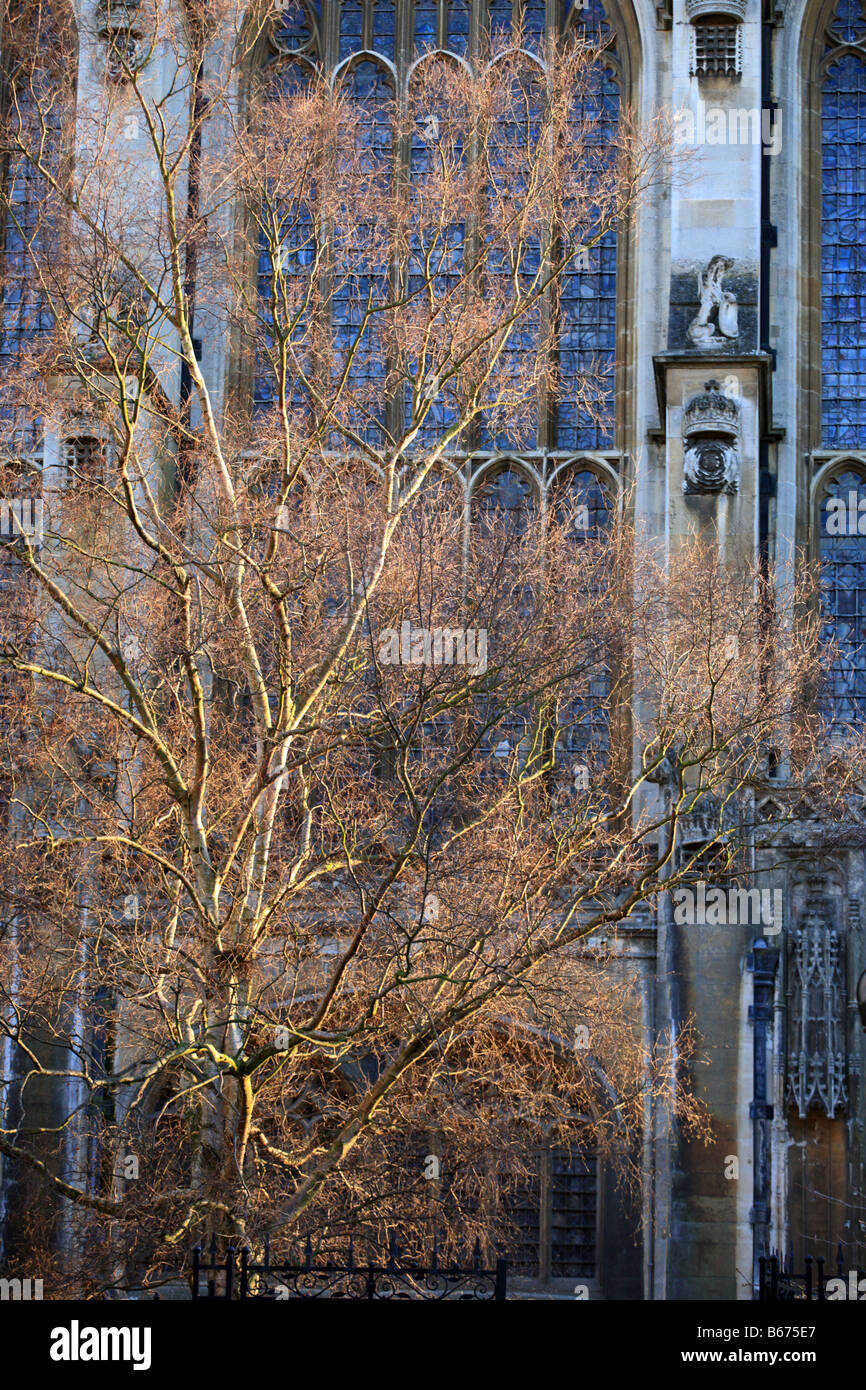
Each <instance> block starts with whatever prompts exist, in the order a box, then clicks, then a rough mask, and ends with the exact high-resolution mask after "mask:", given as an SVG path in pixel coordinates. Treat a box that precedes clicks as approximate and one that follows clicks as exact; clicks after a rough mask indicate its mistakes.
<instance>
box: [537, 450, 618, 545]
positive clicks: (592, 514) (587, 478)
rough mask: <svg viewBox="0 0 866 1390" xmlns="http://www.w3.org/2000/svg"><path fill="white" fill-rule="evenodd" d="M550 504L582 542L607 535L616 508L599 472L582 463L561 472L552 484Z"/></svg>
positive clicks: (557, 515)
mask: <svg viewBox="0 0 866 1390" xmlns="http://www.w3.org/2000/svg"><path fill="white" fill-rule="evenodd" d="M549 500H550V507H551V510H552V512H553V514H554V515H555V516H556V517H558V518H559V519H560V520H561V521H563V522H564V523H565V524H566V525H567V526H568V528H569V531H570V532H573V534H574V536H575V538H576V539H578V540H579V539H584V538H586V539H588V538H590V537H592V536H599V535H601V534H602V533H603V532H604V531H606V530H607V528H608V526H609V525H610V522H611V519H612V517H613V513H614V507H615V503H614V499H613V497H612V495H611V492H610V490H609V488H608V487H607V486H606V484H605V482H604V481H603V480H602V478H601V477H600V476H599V474H598V473H597V472H596V470H595V469H593V468H587V467H585V466H581V464H580V463H577V464H571V465H569V466H567V467H566V468H563V469H560V470H559V472H558V473H557V474H556V476H555V477H554V479H553V481H552V483H551V486H550V493H549Z"/></svg>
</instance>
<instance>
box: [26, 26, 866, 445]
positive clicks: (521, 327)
mask: <svg viewBox="0 0 866 1390" xmlns="http://www.w3.org/2000/svg"><path fill="white" fill-rule="evenodd" d="M477 3H479V4H480V3H481V0H477ZM338 4H339V9H338V13H337V20H338V23H337V34H336V35H335V40H336V42H335V43H334V40H329V41H328V43H329V44H332V43H334V46H335V47H336V52H333V51H332V52H331V54H330V56H328V55H327V54H325V53H324V52H321V53H320V52H319V43H320V42H325V32H326V29H327V25H324V24H323V21H324V14H323V11H322V6H321V0H287V4H286V6H285V8H284V9H283V10H282V11H281V12H280V13H279V15H278V16H277V18H276V20H275V26H274V30H273V33H272V47H273V49H275V50H276V57H275V63H276V64H279V62H280V61H282V60H281V59H280V56H279V55H280V54H288V53H291V52H293V51H294V52H297V51H299V50H303V51H304V52H305V53H308V54H309V55H310V58H311V61H313V60H325V61H326V62H330V63H333V62H334V61H340V62H344V61H346V60H347V59H349V58H351V57H352V56H353V55H355V54H357V53H358V52H359V51H360V50H361V49H362V47H363V45H364V42H365V37H366V40H367V42H368V43H370V44H372V46H373V48H374V49H375V50H376V51H378V52H380V53H381V54H383V55H384V56H386V57H387V58H388V59H389V60H391V61H395V60H396V59H397V58H398V56H399V55H398V54H397V53H396V49H395V37H396V32H397V28H398V26H397V14H398V11H397V6H396V4H395V3H393V0H392V3H384V0H367V2H366V3H365V0H338ZM546 11H547V7H546V4H545V0H515V3H511V0H485V5H484V6H483V7H482V8H481V10H480V12H479V15H478V21H477V22H478V33H479V35H480V34H482V31H483V27H484V21H485V19H486V21H487V23H488V25H489V26H490V30H491V31H492V33H493V35H494V37H498V39H499V40H500V42H501V40H502V39H503V38H504V37H505V36H506V35H507V34H508V33H509V32H510V31H511V28H512V25H513V24H514V23H516V22H520V23H521V24H522V26H523V31H524V42H525V43H526V44H527V46H528V47H529V48H532V49H535V50H536V51H539V52H540V50H541V45H542V42H543V38H544V33H545V24H546ZM473 13H474V12H473V10H472V4H471V3H470V0H414V3H413V6H412V10H411V11H410V12H409V15H408V18H409V19H410V26H411V32H412V33H413V36H414V45H413V50H414V51H413V52H411V53H410V54H407V57H408V58H410V59H412V58H414V56H417V54H418V52H423V51H429V50H431V49H434V48H436V47H437V46H438V45H439V43H440V41H441V42H442V44H443V45H444V46H445V47H447V48H448V49H450V50H451V51H452V52H455V53H458V54H460V55H464V56H468V53H469V45H470V34H471V32H472V22H471V21H472V15H473ZM559 27H560V29H561V30H564V29H569V30H573V31H576V32H585V33H587V34H588V35H589V36H590V37H591V38H592V39H599V38H600V39H601V40H602V41H603V42H604V43H605V44H607V46H608V48H610V49H611V52H612V47H611V45H612V43H613V35H612V32H611V30H610V28H609V26H608V24H607V20H606V17H605V13H604V9H603V4H602V0H588V3H587V4H586V5H580V4H577V5H575V4H573V3H570V0H569V3H565V0H564V3H563V5H562V8H561V10H560V24H559ZM311 70H312V69H311ZM373 73H376V74H377V76H376V77H375V80H374V78H373V77H372V74H373ZM406 75H407V74H406V71H405V66H404V70H403V71H401V72H399V73H398V81H399V80H403V79H404V78H405V76H406ZM347 80H348V79H347ZM351 82H352V84H353V85H354V87H355V90H356V92H358V93H360V91H361V88H360V87H359V85H358V84H359V83H361V84H362V85H363V84H364V83H366V84H367V90H366V95H365V97H364V99H365V101H367V103H368V105H369V107H370V118H369V120H367V121H365V124H364V128H365V132H366V135H365V138H366V139H367V140H368V141H369V142H370V146H371V150H372V149H373V148H374V147H375V151H376V157H377V158H378V157H379V156H380V155H382V156H384V155H385V154H386V152H387V157H388V158H393V155H394V150H393V141H392V137H391V133H390V128H388V129H387V130H386V124H385V122H384V121H383V120H380V119H379V118H378V117H375V116H373V114H372V113H373V108H374V107H377V106H378V107H379V109H380V110H381V111H382V112H384V111H385V109H386V107H387V110H388V120H390V118H391V115H392V113H393V97H394V93H393V92H392V91H391V90H390V88H388V91H387V101H385V100H383V101H381V102H380V101H379V98H378V96H377V94H376V91H374V87H375V84H376V83H378V84H379V86H380V87H381V88H382V90H383V91H384V89H385V87H387V85H388V83H389V82H390V78H385V77H384V76H383V74H382V72H380V70H379V69H378V68H376V67H375V65H373V64H370V63H364V64H362V65H360V66H359V67H356V69H355V73H354V75H353V77H352V78H351ZM527 90H528V91H529V92H530V95H531V100H532V101H533V102H535V103H537V106H538V110H539V114H540V111H541V103H542V102H543V100H544V83H543V79H542V80H537V79H536V80H535V81H532V80H531V79H530V78H528V77H527ZM578 114H579V116H582V117H585V118H588V119H589V120H598V121H599V122H600V124H599V129H598V131H597V134H596V139H597V142H598V143H599V145H600V146H603V145H604V144H605V143H606V142H607V141H608V140H609V139H610V137H611V136H612V135H613V133H614V132H615V129H616V123H617V120H618V116H619V92H618V88H617V82H616V78H615V76H614V72H613V70H612V68H611V67H609V66H607V65H604V64H599V67H598V71H597V76H596V81H595V84H594V87H593V89H592V90H591V91H590V92H589V93H588V95H587V98H586V102H585V104H584V108H583V110H582V112H581V113H578ZM500 138H507V132H500ZM419 145H420V141H419V139H417V138H415V139H413V142H412V146H411V153H410V162H411V163H410V170H409V172H410V175H412V176H414V177H419V176H422V177H423V173H422V172H421V168H422V159H423V152H422V151H421V150H420V148H419ZM588 231H589V232H591V228H590V229H588ZM462 235H463V232H462V229H461V228H460V227H457V226H455V227H453V228H450V229H448V231H447V234H446V235H445V236H444V238H443V255H442V258H441V260H440V263H439V267H438V273H439V276H440V283H441V285H442V286H444V287H445V288H446V292H447V286H448V284H449V283H454V284H457V282H458V280H459V276H460V274H461V273H462V272H461V266H462V262H463V256H462V251H461V246H460V241H461V238H462ZM337 237H338V239H339V234H337ZM300 240H301V241H302V242H303V240H304V235H301V237H300ZM864 240H866V238H864ZM10 245H11V243H10ZM419 249H420V248H419V247H415V248H410V256H411V255H412V254H413V250H414V254H415V259H416V264H417V253H418V250H419ZM298 251H299V248H298V247H294V248H293V247H292V246H291V244H290V241H288V240H287V242H286V245H285V247H284V248H283V252H282V253H281V254H284V255H286V256H287V257H288V260H287V262H286V267H287V269H288V267H289V264H290V263H291V264H292V265H293V266H294V267H295V268H296V269H297V272H298V274H299V275H300V276H302V275H303V273H304V266H303V263H302V261H301V259H300V257H299V255H298V254H295V253H296V252H298ZM356 252H357V248H356ZM13 253H14V248H13ZM521 255H522V260H521V264H520V266H519V267H518V273H519V276H520V278H521V280H522V288H523V290H524V291H525V290H526V288H527V286H528V285H529V284H530V283H531V282H532V279H533V277H534V276H535V274H536V272H537V270H538V267H539V262H540V247H539V245H537V244H535V245H533V244H530V245H528V246H525V247H524V248H523V249H522V252H521ZM293 256H294V259H292V257H293ZM616 258H617V252H616V233H615V230H613V229H610V230H608V231H607V232H606V233H605V235H604V237H603V238H602V240H601V242H600V244H599V245H598V246H595V247H592V248H588V249H587V251H586V253H585V254H584V255H581V256H580V257H579V259H578V261H577V262H575V264H574V265H572V267H571V268H570V269H569V270H568V271H567V272H566V274H565V276H564V278H563V281H562V284H561V286H560V289H559V290H558V291H557V294H556V298H557V305H556V306H555V313H556V314H558V316H559V317H558V318H556V317H555V316H553V317H551V318H550V319H549V320H548V319H546V318H545V315H546V314H547V312H548V311H547V307H546V305H545V306H543V305H542V304H541V303H539V305H538V306H537V307H536V308H532V309H530V310H529V311H528V312H527V313H525V314H524V315H522V316H521V321H520V322H519V323H518V324H516V326H515V328H514V330H513V333H512V336H511V340H510V342H509V343H508V345H507V347H506V349H505V351H504V353H503V354H502V357H501V359H500V362H499V365H498V366H497V368H496V370H497V372H498V380H497V381H496V382H493V383H491V389H490V392H489V395H488V397H487V400H486V401H484V402H483V405H484V407H485V413H484V414H483V416H482V419H481V420H480V422H479V423H478V424H477V425H476V426H474V427H473V429H472V432H471V433H470V434H469V435H468V436H467V437H461V438H460V440H456V439H455V440H453V441H450V442H449V448H452V449H453V448H457V447H460V448H464V449H465V448H469V449H472V448H479V447H480V448H482V449H490V450H496V451H502V452H505V451H506V450H509V451H510V450H513V449H515V448H537V447H539V446H540V445H541V444H545V445H550V444H552V445H553V446H554V447H556V448H559V449H568V450H572V449H574V450H578V449H585V448H595V449H608V448H612V447H613V399H614V397H613V366H614V354H615V329H616ZM259 269H260V284H261V286H262V288H263V289H264V288H265V286H266V284H267V281H268V276H269V261H268V260H267V258H263V259H262V260H261V262H260V267H259ZM355 269H356V271H357V272H358V275H357V276H356V278H355V280H354V282H353V287H352V288H350V287H349V286H347V285H344V286H342V287H341V286H338V288H337V293H336V295H335V297H334V319H333V323H334V338H335V345H336V349H337V358H338V360H339V359H340V358H341V357H342V359H343V360H345V358H346V354H347V353H351V352H353V351H354V350H355V349H354V348H353V346H352V345H353V343H354V340H355V338H356V337H357V333H358V329H359V327H360V323H359V321H358V316H359V314H360V313H361V307H360V306H361V301H362V293H363V290H364V289H365V288H366V289H367V290H370V288H371V287H374V286H381V287H386V279H385V278H384V276H383V268H382V267H378V268H376V267H371V268H370V274H369V275H361V274H360V266H359V263H358V257H357V254H356V267H355ZM514 269H515V267H514V266H513V265H512V264H511V259H510V248H509V247H507V246H503V247H502V248H501V251H499V250H497V254H494V255H492V256H491V257H490V258H489V261H488V263H487V264H486V265H485V270H484V273H485V275H486V276H487V277H488V279H489V282H490V285H491V291H492V293H493V295H494V298H497V302H498V300H502V302H503V304H505V305H506V307H507V301H508V299H509V289H508V286H509V281H510V277H511V275H512V273H513V271H514ZM406 270H407V271H408V273H409V274H410V276H411V275H412V273H413V272H412V266H411V264H410V265H408V266H407V267H406ZM416 275H417V272H416ZM362 281H363V284H362ZM552 293H553V292H552V291H548V292H547V295H548V296H551V295H552ZM510 298H511V300H512V301H513V298H514V295H513V291H511V292H510ZM548 321H549V322H550V323H551V326H552V328H553V327H554V326H555V329H556V332H557V333H558V341H555V340H553V339H551V340H550V342H549V344H545V346H544V354H545V360H544V362H541V361H540V359H539V352H540V343H541V325H542V322H548ZM373 336H374V335H373V332H372V329H371V330H370V331H367V330H365V332H364V334H363V335H362V337H363V338H364V342H363V343H361V344H358V347H359V349H361V350H359V351H358V352H357V359H358V360H357V362H356V363H354V364H353V368H352V372H353V384H359V383H360V382H361V381H362V380H363V381H365V382H366V386H365V389H364V392H362V394H365V395H366V397H367V398H368V400H370V399H372V395H373V394H374V393H373V390H372V384H373V382H374V381H379V382H380V383H384V380H385V377H386V373H387V371H388V370H389V369H391V370H395V369H396V366H397V364H396V363H395V362H386V361H383V360H382V359H381V356H380V358H379V360H378V361H377V359H376V352H375V350H374V344H373ZM550 351H552V352H553V353H554V355H555V357H556V359H557V360H556V363H555V369H556V371H557V372H558V375H559V382H560V388H561V394H562V399H561V403H559V404H558V405H557V404H556V403H555V402H553V401H551V404H550V405H549V406H545V411H546V415H545V418H544V419H543V420H541V421H539V418H538V405H539V390H538V383H539V382H540V381H541V380H542V379H544V380H548V379H550V377H551V375H552V374H551V372H550V367H551V364H550V362H548V361H547V354H548V353H549V352H550ZM408 375H410V376H412V375H414V367H413V364H412V363H409V364H408ZM416 384H417V383H416ZM429 384H430V383H429V382H428V383H426V385H429ZM388 389H389V391H393V389H394V388H393V387H389V388H388ZM449 393H450V399H449ZM380 394H381V395H382V397H383V396H384V386H383V391H382V393H380ZM497 397H499V398H500V401H499V407H498V408H497ZM270 399H271V397H270V388H269V386H268V385H267V383H266V382H265V381H264V380H263V377H262V374H259V376H258V377H257V379H256V384H255V404H256V406H257V407H258V408H262V407H263V406H266V405H267V404H269V403H270ZM409 400H410V398H409V396H408V393H407V398H406V405H407V408H408V405H409ZM590 401H591V405H590V404H589V403H588V402H590ZM376 409H377V413H378V416H379V418H380V420H381V422H382V423H384V411H385V401H384V398H382V399H380V400H379V401H378V403H377V406H376ZM455 409H456V389H455V388H452V387H449V386H448V385H445V386H444V387H443V388H442V390H441V391H440V392H438V393H437V394H436V396H435V399H434V400H433V402H432V405H431V408H430V411H429V413H428V415H427V418H426V420H425V423H424V425H423V427H422V429H421V432H420V435H419V436H418V439H417V441H416V445H417V446H418V447H421V448H429V447H430V446H431V445H432V444H433V443H434V442H435V441H436V439H437V437H439V438H441V434H442V432H443V430H446V429H447V428H448V426H449V424H450V423H451V422H452V421H453V418H454V411H455ZM408 418H409V416H408V413H407V414H405V415H404V421H408ZM551 430H552V437H551V433H550V431H551ZM370 442H372V439H371V440H370Z"/></svg>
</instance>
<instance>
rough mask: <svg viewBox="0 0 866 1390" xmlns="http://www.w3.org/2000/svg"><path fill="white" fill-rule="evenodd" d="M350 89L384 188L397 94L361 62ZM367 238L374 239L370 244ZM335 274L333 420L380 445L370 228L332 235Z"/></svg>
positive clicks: (380, 288)
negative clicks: (340, 387) (338, 395)
mask: <svg viewBox="0 0 866 1390" xmlns="http://www.w3.org/2000/svg"><path fill="white" fill-rule="evenodd" d="M347 86H348V87H349V89H350V92H351V96H352V98H353V100H354V102H355V103H357V104H358V107H359V108H360V110H361V111H362V112H363V119H362V121H361V124H360V132H359V138H360V140H361V147H362V155H363V160H362V162H363V165H364V167H365V168H366V170H367V172H368V173H370V174H371V175H372V176H373V177H381V178H382V179H383V180H385V181H388V180H390V177H391V168H392V162H393V140H394V133H393V97H394V93H393V89H392V87H391V84H390V79H389V76H388V74H387V72H386V71H385V70H384V69H383V68H381V67H379V65H378V64H377V63H373V62H368V61H364V62H363V63H359V64H358V65H357V66H356V67H354V68H353V69H352V71H351V73H350V74H349V77H348V79H347ZM368 232H369V233H370V237H371V238H372V239H368V238H367V233H368ZM334 274H335V289H334V295H333V300H332V316H333V317H332V327H333V333H332V343H333V348H334V373H335V379H337V380H338V379H339V378H340V377H342V375H343V373H344V371H346V369H347V368H348V373H347V377H346V386H345V390H344V392H343V396H342V399H341V401H340V402H339V403H338V406H337V415H338V416H339V418H340V419H341V420H342V421H343V422H345V423H346V424H348V425H350V426H351V428H352V429H353V430H354V431H355V432H356V433H357V434H359V435H360V436H361V437H362V438H364V439H365V440H367V442H368V443H371V444H376V445H381V444H382V442H383V440H384V431H385V411H386V399H385V375H386V370H387V362H386V352H385V349H384V345H383V341H382V313H381V306H382V305H384V304H385V303H387V301H388V277H389V269H388V263H387V256H386V255H384V253H383V248H382V247H381V246H380V245H378V244H377V242H376V240H375V235H374V233H373V231H372V229H365V228H363V227H358V228H355V229H354V230H353V233H352V237H351V239H350V240H347V239H345V238H343V237H342V236H341V234H340V229H339V228H338V229H337V230H336V234H335V240H334ZM377 306H379V308H378V310H377Z"/></svg>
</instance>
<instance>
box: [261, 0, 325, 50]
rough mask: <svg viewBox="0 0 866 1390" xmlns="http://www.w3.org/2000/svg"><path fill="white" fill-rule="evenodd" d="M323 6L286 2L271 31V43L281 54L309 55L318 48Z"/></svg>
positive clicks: (298, 0) (291, 0)
mask: <svg viewBox="0 0 866 1390" xmlns="http://www.w3.org/2000/svg"><path fill="white" fill-rule="evenodd" d="M320 18H321V5H320V4H319V3H315V4H306V3H304V0H286V3H285V5H284V6H283V7H282V9H281V10H280V17H279V20H278V22H277V23H276V24H275V25H274V27H273V29H272V31H271V43H272V44H273V45H274V47H275V48H276V49H277V50H278V51H279V52H281V53H309V52H313V51H314V50H315V48H316V46H317V40H318V30H319V21H320Z"/></svg>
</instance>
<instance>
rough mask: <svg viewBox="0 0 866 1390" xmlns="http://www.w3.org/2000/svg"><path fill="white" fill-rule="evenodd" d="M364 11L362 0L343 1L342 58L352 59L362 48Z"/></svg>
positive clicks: (341, 16) (341, 21)
mask: <svg viewBox="0 0 866 1390" xmlns="http://www.w3.org/2000/svg"><path fill="white" fill-rule="evenodd" d="M363 32H364V9H363V6H362V5H361V3H360V0H342V3H341V5H340V58H341V59H343V58H350V57H351V56H352V54H353V53H358V52H359V51H360V49H361V47H362V35H363Z"/></svg>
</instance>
